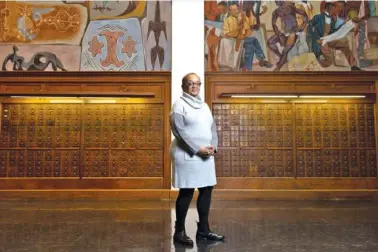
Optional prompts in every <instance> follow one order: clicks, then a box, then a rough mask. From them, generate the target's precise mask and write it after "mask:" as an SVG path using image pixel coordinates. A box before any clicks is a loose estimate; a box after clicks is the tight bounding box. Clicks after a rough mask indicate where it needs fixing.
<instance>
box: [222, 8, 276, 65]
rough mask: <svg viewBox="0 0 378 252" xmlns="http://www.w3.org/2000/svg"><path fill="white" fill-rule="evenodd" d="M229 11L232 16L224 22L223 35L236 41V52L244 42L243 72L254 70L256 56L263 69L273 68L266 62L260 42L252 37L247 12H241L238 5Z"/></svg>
mask: <svg viewBox="0 0 378 252" xmlns="http://www.w3.org/2000/svg"><path fill="white" fill-rule="evenodd" d="M229 9H230V16H229V17H228V18H226V19H225V20H224V23H223V33H224V36H225V37H227V38H235V39H236V46H235V50H236V51H238V50H239V49H240V43H241V41H242V40H243V41H244V43H243V48H244V64H245V65H244V69H243V70H244V71H247V70H252V63H253V57H254V56H255V54H256V57H257V59H258V61H259V65H260V66H261V67H267V68H270V67H272V65H271V64H270V63H269V62H267V61H266V60H265V55H264V52H263V50H262V48H261V45H260V43H259V41H258V40H257V39H256V38H254V37H251V35H252V30H251V24H250V20H249V18H248V17H247V16H246V14H245V12H244V11H241V12H239V8H238V6H237V5H236V4H232V5H230V7H229Z"/></svg>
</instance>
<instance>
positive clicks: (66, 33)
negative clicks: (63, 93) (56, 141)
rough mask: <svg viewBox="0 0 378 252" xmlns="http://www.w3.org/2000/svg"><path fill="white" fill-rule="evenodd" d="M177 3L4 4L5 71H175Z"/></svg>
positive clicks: (0, 50)
mask: <svg viewBox="0 0 378 252" xmlns="http://www.w3.org/2000/svg"><path fill="white" fill-rule="evenodd" d="M171 12H172V4H171V1H97V0H96V1H63V0H62V1H0V64H1V71H145V70H148V71H161V70H165V71H169V70H170V69H171V47H172V46H171V41H172V35H171V30H172V27H171V24H172V20H171V19H172V15H171Z"/></svg>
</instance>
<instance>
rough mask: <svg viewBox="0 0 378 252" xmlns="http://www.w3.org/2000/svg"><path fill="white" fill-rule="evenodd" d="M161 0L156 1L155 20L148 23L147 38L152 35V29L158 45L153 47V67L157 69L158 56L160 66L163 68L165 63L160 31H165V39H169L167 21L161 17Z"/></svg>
mask: <svg viewBox="0 0 378 252" xmlns="http://www.w3.org/2000/svg"><path fill="white" fill-rule="evenodd" d="M159 3H160V1H157V2H156V7H155V20H154V21H150V22H149V23H148V33H147V38H148V36H149V35H150V32H151V31H152V32H153V33H154V36H155V42H156V46H155V47H153V48H151V63H152V69H153V70H154V69H155V62H156V58H159V64H160V68H162V66H163V63H164V48H163V47H161V46H159V38H160V33H161V32H163V33H164V36H165V40H168V38H167V23H166V22H165V21H162V20H161V18H160V4H159Z"/></svg>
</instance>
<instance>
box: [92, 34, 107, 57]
mask: <svg viewBox="0 0 378 252" xmlns="http://www.w3.org/2000/svg"><path fill="white" fill-rule="evenodd" d="M88 44H89V49H88V51H90V52H91V53H92V56H93V57H96V55H97V54H101V49H102V48H103V47H104V44H103V43H101V42H100V41H98V39H97V37H96V36H94V37H93V38H92V40H91V41H90V42H89V43H88Z"/></svg>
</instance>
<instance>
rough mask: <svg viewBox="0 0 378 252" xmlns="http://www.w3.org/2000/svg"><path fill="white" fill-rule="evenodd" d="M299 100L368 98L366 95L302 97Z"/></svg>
mask: <svg viewBox="0 0 378 252" xmlns="http://www.w3.org/2000/svg"><path fill="white" fill-rule="evenodd" d="M299 98H330V99H343V98H344V99H345V98H349V99H350V98H366V96H365V95H300V96H299Z"/></svg>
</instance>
